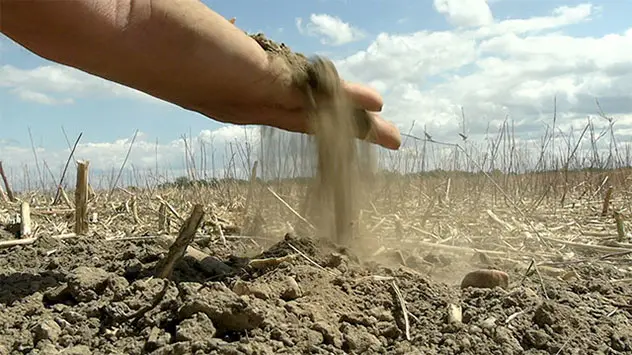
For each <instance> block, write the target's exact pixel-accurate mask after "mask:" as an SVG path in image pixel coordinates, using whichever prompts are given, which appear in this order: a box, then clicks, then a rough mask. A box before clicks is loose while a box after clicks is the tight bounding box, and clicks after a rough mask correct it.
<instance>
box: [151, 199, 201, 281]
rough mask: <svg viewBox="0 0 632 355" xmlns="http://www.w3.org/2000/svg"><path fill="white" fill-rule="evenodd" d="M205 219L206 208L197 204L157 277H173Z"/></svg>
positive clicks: (183, 225)
mask: <svg viewBox="0 0 632 355" xmlns="http://www.w3.org/2000/svg"><path fill="white" fill-rule="evenodd" d="M203 219H204V208H203V207H202V205H200V204H197V205H195V206H193V211H192V212H191V216H189V218H188V219H187V220H186V221H185V222H184V223H183V224H182V227H181V228H180V233H179V234H178V238H176V240H175V241H174V242H173V244H172V245H171V247H170V248H169V253H168V254H167V256H165V258H164V259H163V260H161V263H160V265H159V267H158V270H157V272H156V275H157V276H158V277H159V278H163V279H168V278H170V277H171V274H172V272H173V269H174V268H175V265H176V264H177V263H178V262H179V261H180V259H182V257H184V255H185V253H186V250H187V248H188V246H189V244H191V242H192V241H193V238H194V237H195V232H196V231H197V229H198V228H199V226H200V224H201V223H202V220H203Z"/></svg>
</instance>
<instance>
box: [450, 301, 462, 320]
mask: <svg viewBox="0 0 632 355" xmlns="http://www.w3.org/2000/svg"><path fill="white" fill-rule="evenodd" d="M462 321H463V313H462V312H461V306H459V305H456V304H452V303H450V304H448V323H449V324H455V323H461V322H462Z"/></svg>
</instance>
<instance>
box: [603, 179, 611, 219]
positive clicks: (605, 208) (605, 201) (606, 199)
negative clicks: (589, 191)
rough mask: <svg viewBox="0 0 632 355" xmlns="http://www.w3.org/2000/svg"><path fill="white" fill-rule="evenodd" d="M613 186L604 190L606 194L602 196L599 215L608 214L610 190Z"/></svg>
mask: <svg viewBox="0 0 632 355" xmlns="http://www.w3.org/2000/svg"><path fill="white" fill-rule="evenodd" d="M613 190H614V187H612V186H609V187H608V190H606V196H605V197H604V198H603V206H602V208H601V216H603V217H605V216H607V215H608V209H609V208H610V199H611V198H612V191H613Z"/></svg>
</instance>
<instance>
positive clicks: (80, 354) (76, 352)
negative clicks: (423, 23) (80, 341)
mask: <svg viewBox="0 0 632 355" xmlns="http://www.w3.org/2000/svg"><path fill="white" fill-rule="evenodd" d="M91 354H92V351H91V350H90V348H89V347H88V346H86V345H75V346H71V347H69V348H66V349H64V350H62V352H61V353H60V355H91Z"/></svg>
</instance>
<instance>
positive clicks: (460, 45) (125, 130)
mask: <svg viewBox="0 0 632 355" xmlns="http://www.w3.org/2000/svg"><path fill="white" fill-rule="evenodd" d="M203 2H204V3H206V4H207V5H208V6H209V7H211V8H212V9H213V10H215V11H216V12H218V13H220V14H221V15H223V16H224V17H226V18H231V17H236V18H237V23H236V24H237V25H238V26H239V27H240V28H242V29H244V30H246V31H249V32H254V31H262V32H264V33H265V34H266V35H267V36H268V37H271V38H272V39H274V40H276V41H280V42H285V43H286V44H288V45H289V46H291V47H292V48H293V49H294V50H297V51H300V52H303V53H306V54H313V53H323V54H325V55H327V56H329V57H331V58H332V59H335V60H337V64H339V67H340V71H341V73H343V74H344V73H349V77H350V78H351V79H352V80H358V81H364V80H365V79H366V80H367V81H368V82H367V84H370V85H372V86H374V87H376V88H378V89H383V90H384V92H385V93H386V92H388V95H385V101H386V106H385V107H386V111H385V112H384V115H385V117H386V118H387V119H391V120H393V121H394V122H395V123H397V124H398V125H399V126H400V127H401V128H402V129H407V128H408V127H409V126H410V125H411V121H412V120H413V119H414V120H415V122H416V127H418V128H417V129H419V127H421V126H423V124H429V125H431V126H432V125H434V126H436V127H435V129H436V130H437V131H440V132H443V133H445V134H446V135H447V134H448V133H449V132H451V133H450V134H454V132H455V131H458V130H459V129H460V128H459V127H457V126H456V125H457V124H456V123H454V122H452V121H453V118H451V117H452V116H454V112H453V110H454V107H455V106H458V105H464V106H466V107H471V106H475V107H474V108H473V109H471V110H468V112H473V113H474V114H475V115H477V116H476V117H474V118H472V119H473V120H474V121H476V120H479V119H480V122H478V123H480V124H479V125H480V126H483V125H486V123H487V122H489V120H492V119H494V118H495V115H496V116H497V115H498V112H500V111H499V110H501V108H502V109H503V110H506V109H507V108H509V109H511V110H512V112H514V113H515V114H516V115H517V117H518V118H517V119H520V118H523V121H524V122H525V127H527V126H528V125H527V123H529V122H536V121H537V120H538V119H541V118H542V117H540V116H542V115H546V114H547V113H548V112H549V111H548V109H549V108H548V107H547V105H548V102H551V101H552V97H551V96H552V95H553V94H552V93H554V94H557V95H561V97H562V99H561V100H560V102H561V103H562V104H563V105H564V104H565V102H566V101H564V98H567V99H568V100H567V101H568V102H567V103H566V104H567V105H566V108H567V109H568V120H569V121H568V122H569V125H570V124H571V123H572V122H574V121H573V120H574V119H584V118H585V117H586V112H584V111H586V108H585V107H583V106H582V107H580V106H581V102H579V103H578V100H579V101H582V100H583V99H582V98H583V97H584V96H585V95H588V96H590V95H593V94H595V93H597V94H598V95H601V96H604V97H610V96H612V97H614V99H613V100H615V102H619V101H621V102H623V99H626V98H628V96H626V94H625V91H626V90H627V89H626V88H627V87H626V86H625V80H624V79H625V78H623V77H621V78H618V81H617V80H614V79H613V81H612V83H615V82H616V83H618V84H617V85H623V86H620V87H614V84H608V85H605V84H603V80H605V79H603V78H597V77H595V78H594V80H593V81H591V82H587V81H586V80H588V79H586V76H585V75H584V74H583V73H582V72H580V71H579V69H577V68H578V67H577V66H575V67H574V66H568V67H564V68H561V69H559V68H558V69H556V70H558V71H560V70H561V74H559V75H558V76H557V77H551V81H548V80H543V81H542V82H541V83H539V84H538V83H537V81H536V80H538V79H536V78H541V77H543V76H544V77H546V75H545V74H546V73H545V71H546V70H549V69H550V68H551V66H552V65H553V64H556V63H555V62H557V63H559V62H560V61H561V62H566V61H569V62H570V61H576V60H577V58H578V57H580V56H581V55H575V56H574V57H569V58H570V59H568V60H566V59H560V58H561V57H560V58H554V59H551V63H545V62H542V63H541V65H540V64H539V65H538V66H537V68H535V67H534V69H533V70H530V71H528V73H527V72H525V73H522V74H515V78H516V82H514V83H506V85H509V86H508V87H509V88H511V90H509V91H510V92H511V97H503V98H502V99H501V98H499V97H500V96H499V95H500V94H503V95H505V94H507V91H508V90H502V91H498V93H489V95H490V96H489V97H487V99H488V100H490V101H493V99H495V98H498V102H497V103H496V104H495V105H491V104H490V106H485V107H483V106H481V104H480V100H481V97H470V96H471V95H473V93H477V94H476V95H483V94H482V93H481V92H482V91H485V90H487V89H488V88H489V87H490V86H497V85H499V83H500V82H499V80H500V79H499V78H498V76H496V75H495V74H493V73H492V70H500V69H498V68H504V67H502V66H501V64H502V65H506V68H507V70H517V69H516V68H519V67H520V66H521V64H520V63H521V62H520V61H524V63H536V62H537V61H540V60H545V58H546V57H547V56H546V55H540V54H539V53H537V50H536V48H528V47H529V45H528V44H527V43H537V45H538V46H540V45H541V46H542V48H543V49H542V51H544V52H547V51H553V50H554V49H555V48H553V49H550V48H549V47H546V46H548V43H566V42H564V41H566V40H562V41H561V42H553V40H554V39H552V38H551V36H555V35H559V36H563V37H564V38H566V39H568V43H571V42H573V41H571V40H572V39H578V40H577V41H576V42H577V43H576V45H575V47H573V49H572V50H571V52H573V53H580V52H578V51H581V50H584V51H586V53H587V54H590V52H594V51H601V50H602V48H601V47H599V48H595V49H594V50H593V49H591V48H587V47H585V48H583V49H582V45H581V43H580V40H581V41H585V42H586V43H593V42H590V41H589V39H590V37H593V38H595V42H594V43H603V46H604V47H603V48H605V49H604V50H612V51H615V50H617V51H619V52H617V53H615V54H616V55H619V56H621V58H622V59H621V61H620V62H616V63H611V62H608V63H601V61H603V60H605V59H603V58H599V57H598V56H596V55H595V53H592V56H593V57H591V58H592V59H587V60H590V61H591V63H592V62H594V63H597V64H598V65H602V64H603V65H604V66H606V67H607V66H612V65H622V64H621V63H624V59H625V55H626V53H625V52H621V51H623V49H614V48H612V47H614V46H612V45H608V44H607V42H608V41H610V39H609V37H608V35H611V34H613V35H618V36H620V37H622V38H621V39H617V41H619V42H621V43H628V42H625V41H626V40H627V38H628V36H624V33H625V31H626V30H628V28H629V27H630V22H629V14H630V13H632V2H629V1H622V0H614V1H613V0H609V1H594V2H590V3H589V2H580V1H543V0H519V1H514V0H493V1H491V0H490V1H488V2H487V4H486V2H485V1H484V0H435V1H430V0H426V1H421V0H390V1H385V0H317V1H289V0H288V1H280V0H278V1H274V0H261V1H244V0H235V1H217V0H214V1H213V0H203ZM441 3H443V4H444V5H445V6H450V7H451V8H452V9H461V10H464V9H465V10H467V9H468V7H474V6H478V9H481V8H483V10H482V11H486V10H485V9H486V8H487V7H486V6H488V8H489V10H490V11H491V14H493V23H492V22H490V21H491V18H490V20H487V22H485V21H483V20H472V19H469V20H468V19H464V18H463V16H465V15H458V14H456V13H455V14H452V15H451V14H449V13H446V12H445V11H444V12H443V13H442V12H441V11H439V10H438V8H439V7H440V5H441ZM582 4H583V5H587V4H591V5H592V6H591V7H590V10H589V13H588V14H586V13H583V12H581V11H579V10H578V11H579V12H581V14H579V12H578V13H574V12H572V11H566V12H564V11H562V12H564V14H563V15H559V13H560V12H556V10H555V9H556V8H561V7H565V8H567V9H574V8H577V9H579V8H581V6H582ZM583 9H585V8H583ZM465 13H466V14H470V13H471V11H469V10H467V11H465ZM578 14H579V15H578ZM313 15H327V16H329V17H330V18H336V19H337V20H338V21H339V22H340V23H346V24H347V25H349V26H351V27H353V28H356V29H358V31H360V32H361V33H362V35H361V36H357V37H356V38H354V39H353V40H349V41H346V43H343V44H341V45H331V41H330V42H329V43H325V41H324V40H323V39H326V38H327V35H326V34H323V33H325V32H322V31H321V32H319V30H318V29H319V28H321V27H322V24H321V25H320V26H321V27H319V25H318V24H317V23H315V22H314V21H313V18H312V16H313ZM558 15H559V16H558ZM459 16H461V17H459ZM467 16H470V15H467ZM556 16H557V17H556ZM575 17H577V18H575ZM297 18H301V19H302V21H301V28H299V26H298V25H297ZM552 18H553V19H552ZM508 19H524V20H529V19H536V20H534V21H533V22H532V23H531V24H530V25H529V26H535V27H534V28H535V30H533V31H531V30H525V31H522V32H520V31H516V32H515V33H516V35H515V36H509V35H507V34H506V33H505V32H503V31H500V30H496V31H497V32H495V33H494V34H493V35H488V36H483V37H476V36H475V35H473V34H471V33H470V32H467V31H468V30H476V29H477V28H478V29H481V28H493V26H494V25H498V24H502V23H503V21H506V20H508ZM537 19H544V20H541V21H549V22H550V23H551V24H552V25H550V26H549V27H548V28H546V29H542V28H539V29H538V28H537V27H538V26H539V25H538V23H539V22H537V21H539V20H537ZM459 21H475V25H473V26H470V27H468V28H467V29H464V28H461V27H459V23H458V22H459ZM476 21H478V22H476ZM481 21H482V22H481ZM462 23H464V22H462ZM507 23H508V22H507ZM310 26H311V27H310ZM499 26H500V25H499ZM498 28H501V27H498ZM499 31H500V32H499ZM380 33H383V34H388V36H387V37H385V38H382V39H379V38H378V35H379V34H380ZM437 34H444V35H445V36H449V37H446V38H447V39H448V40H446V41H445V43H441V42H440V43H436V41H435V39H436V35H437ZM514 37H515V38H514ZM623 37H625V38H623ZM433 38H435V39H433ZM329 39H330V40H331V38H329ZM452 40H454V42H451V41H452ZM433 41H435V42H433ZM472 41H474V42H475V43H474V44H472V48H469V47H468V46H470V42H472ZM619 42H617V43H619ZM401 43H406V45H407V46H409V47H407V48H410V53H411V54H410V55H409V54H408V53H409V52H407V51H406V50H402V49H401V48H400V49H397V45H399V44H401ZM608 43H609V42H608ZM595 45H596V44H595ZM600 45H601V44H600ZM466 47H467V48H466ZM516 48H518V49H520V50H519V52H520V53H521V54H514V53H513V52H510V50H514V49H516ZM525 48H526V49H525ZM544 48H549V49H544ZM559 51H560V52H563V51H565V49H564V48H559ZM413 52H414V53H413ZM363 53H364V54H363ZM516 53H517V52H516ZM547 53H548V52H547ZM551 53H556V52H551ZM580 54H581V53H580ZM559 55H560V56H562V55H563V53H562V54H559ZM413 56H418V57H419V58H418V59H417V60H416V61H412V62H411V60H412V59H414V58H413ZM443 56H445V57H443ZM549 56H550V55H549ZM603 56H604V57H610V58H612V57H613V56H614V54H613V55H611V54H610V53H608V52H606V53H603ZM408 57H410V58H408ZM461 57H462V58H461ZM353 58H356V59H353ZM490 58H491V59H490ZM543 58H544V59H543ZM628 58H632V57H628ZM446 59H449V60H446ZM461 59H462V60H461ZM536 59H537V61H536ZM452 60H458V62H455V63H446V61H452ZM490 60H498V61H499V63H500V64H494V65H493V66H485V65H489V63H491V62H490ZM380 61H383V62H380ZM380 63H381V64H380ZM398 63H399V64H398ZM411 63H412V64H415V63H417V64H419V63H421V64H420V65H421V69H418V71H417V69H415V70H411V71H410V73H404V74H402V71H401V70H400V71H399V72H392V73H391V72H389V70H394V69H393V68H394V67H398V68H400V69H402V68H403V69H404V70H405V69H407V68H408V67H409V66H410V65H411ZM537 63H539V62H537ZM597 64H596V65H597ZM415 65H416V64H415ZM534 65H535V64H534ZM46 66H56V64H54V63H51V62H48V61H46V60H43V59H41V58H39V57H37V56H35V55H34V54H32V53H30V52H29V51H27V50H25V49H23V48H22V47H20V46H19V45H17V44H15V43H13V42H11V41H10V40H8V39H7V38H6V37H2V35H0V80H3V71H4V75H5V77H4V78H5V79H6V75H7V73H8V69H7V68H9V69H10V70H12V72H11V73H12V74H11V75H13V76H12V78H13V79H12V80H13V82H12V83H8V84H7V83H6V82H5V83H4V85H3V83H2V82H0V127H2V128H1V129H0V159H4V160H5V161H10V160H12V157H10V156H9V155H10V154H9V152H10V153H11V154H14V156H15V157H21V158H19V159H23V158H22V157H24V154H26V153H24V152H25V150H24V149H26V148H28V149H30V142H29V136H28V128H29V127H30V128H31V130H32V133H33V138H34V140H35V144H36V145H37V146H38V147H39V148H40V149H42V151H43V153H42V154H44V155H45V154H46V152H63V151H64V149H66V148H67V143H66V140H65V138H64V136H63V134H62V131H61V127H62V126H63V127H64V128H65V130H66V132H67V133H68V135H69V138H70V139H71V141H72V140H74V137H76V135H77V134H78V133H79V132H83V138H82V141H83V142H84V143H88V142H90V143H112V142H116V141H117V140H122V139H128V138H129V137H131V136H132V135H133V133H134V131H135V130H136V129H139V130H140V131H141V132H143V136H142V138H141V139H142V140H146V141H147V142H155V140H156V139H158V140H159V142H160V143H161V144H168V143H169V142H172V141H175V140H178V139H179V137H180V136H181V135H183V134H188V133H189V132H192V134H193V135H194V136H196V135H199V134H200V132H201V131H204V130H209V131H211V132H212V131H216V130H218V129H219V128H220V127H222V125H220V124H218V123H217V122H214V121H212V120H210V119H207V118H205V117H203V116H201V115H199V114H196V113H192V112H188V111H185V110H183V109H181V108H178V107H175V106H172V105H168V104H164V103H161V102H156V101H154V100H148V99H146V98H142V97H139V96H137V95H129V93H123V94H121V93H119V94H118V95H115V94H112V90H110V89H107V88H106V89H103V90H101V89H102V88H101V87H100V86H99V85H97V84H94V85H92V86H90V87H89V88H88V89H85V90H83V91H82V90H76V91H73V89H72V88H70V89H67V90H65V91H63V92H60V91H56V90H55V88H54V86H55V85H56V84H55V81H54V78H53V79H50V80H49V81H48V82H46V80H47V78H46V77H39V76H37V75H36V73H37V70H38V69H41V68H42V67H46ZM539 68H540V69H539ZM541 68H545V69H541ZM16 70H17V74H16ZM534 70H535V71H537V70H541V71H542V72H540V73H536V74H537V75H535V74H534V75H535V76H534V79H533V80H531V79H529V77H527V76H526V75H527V74H529V73H531V74H533V71H534ZM46 73H48V74H46V75H50V71H48V72H46ZM594 74H595V75H597V74H596V72H595V73H594ZM21 75H23V76H24V77H26V76H28V77H29V78H30V79H29V81H27V82H26V83H25V82H22V81H20V80H21V79H20V78H19V76H21ZM64 75H66V74H64ZM73 75H74V74H73ZM529 75H530V74H529ZM556 75H557V74H556ZM16 76H18V78H16ZM44 76H45V75H44ZM395 78H397V80H395ZM481 78H483V79H484V80H487V79H489V80H492V79H493V80H495V81H493V82H492V81H490V82H489V85H488V86H486V85H485V83H481V80H483V79H481ZM450 80H455V81H454V83H453V85H452V84H451V83H450V82H449V81H450ZM626 80H627V79H626ZM532 81H533V82H532ZM403 82H406V83H407V84H406V85H404V84H403ZM473 82H476V83H478V84H476V85H478V86H476V85H474V86H472V88H471V89H469V91H468V90H466V89H465V86H464V85H465V84H468V83H469V84H471V83H473ZM578 82H582V83H581V85H580V84H577V83H578ZM40 83H41V84H40ZM95 83H100V81H95ZM502 83H504V82H502ZM573 83H575V84H573ZM469 84H468V85H469ZM26 85H28V87H26ZM38 85H41V88H42V89H41V90H39V89H38V88H40V86H38ZM450 85H452V86H450ZM472 85H473V84H472ZM573 85H575V86H573ZM21 86H23V87H22V89H24V88H26V89H28V91H29V93H31V94H29V95H20V94H18V92H19V91H17V90H19V89H20V88H21ZM549 86H551V87H550V88H548V87H549ZM540 88H541V90H540ZM514 89H515V90H514ZM38 90H39V91H38ZM499 90H500V89H499ZM534 90H536V91H537V90H540V91H542V93H541V95H540V94H538V93H536V92H535V91H534ZM547 90H548V91H547ZM33 92H37V93H38V94H37V95H39V94H42V95H48V96H51V97H53V98H55V99H57V100H58V101H63V102H61V103H60V102H57V103H55V104H50V102H49V103H45V101H46V100H45V99H43V97H44V96H33V95H34V94H33ZM468 95H470V96H468ZM485 95H487V94H485ZM547 95H548V96H547ZM582 95H584V96H582ZM586 97H587V96H586ZM526 98H534V100H535V101H530V102H533V105H531V103H530V102H527V101H525V102H527V103H525V102H522V101H520V100H523V101H524V100H526ZM578 98H579V99H578ZM64 100H66V101H64ZM616 100H619V101H616ZM518 101H520V102H518ZM540 101H541V102H540ZM442 102H444V103H445V104H444V105H443V106H441V105H439V103H442ZM544 102H546V103H547V104H544ZM468 103H469V106H468ZM529 105H531V108H530V109H526V108H525V107H526V106H529ZM621 107H622V108H621V109H618V108H615V107H611V108H612V110H614V111H616V112H619V113H621V114H622V117H624V116H625V117H627V114H628V112H627V111H626V110H627V109H628V106H626V105H623V104H622V106H621ZM520 110H523V111H520ZM588 111H590V110H588ZM534 112H535V113H537V114H538V115H539V116H538V115H535V114H534ZM422 113H428V115H430V113H432V114H433V115H434V116H427V117H424V116H423V114H422ZM527 114H529V115H531V114H534V115H535V116H527ZM413 116H414V118H411V117H413ZM496 118H497V117H496ZM626 119H627V118H622V122H624V121H625V122H628V121H626ZM622 124H623V123H622ZM469 125H470V126H472V127H474V128H472V129H476V128H475V127H476V125H477V122H472V123H470V124H469ZM626 127H627V126H626ZM448 131H449V132H448ZM525 132H526V128H525ZM626 132H627V131H626ZM416 133H418V134H419V132H418V131H417V132H416ZM443 133H441V134H443ZM473 133H476V132H473ZM479 133H480V132H479ZM525 134H526V133H525ZM3 147H4V148H3ZM7 147H11V149H8V148H7ZM147 149H149V148H147ZM20 152H22V153H20ZM20 154H22V155H20ZM51 154H52V153H51ZM100 154H101V153H100ZM102 154H107V153H106V151H104V152H103V153H102ZM116 154H122V153H119V152H118V151H117V153H116ZM139 154H141V153H139ZM55 156H56V155H55ZM61 156H63V154H61ZM136 157H137V158H138V159H139V160H142V159H141V158H142V156H140V155H136ZM15 159H18V158H15ZM50 159H53V158H52V157H51V158H50Z"/></svg>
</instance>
